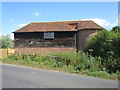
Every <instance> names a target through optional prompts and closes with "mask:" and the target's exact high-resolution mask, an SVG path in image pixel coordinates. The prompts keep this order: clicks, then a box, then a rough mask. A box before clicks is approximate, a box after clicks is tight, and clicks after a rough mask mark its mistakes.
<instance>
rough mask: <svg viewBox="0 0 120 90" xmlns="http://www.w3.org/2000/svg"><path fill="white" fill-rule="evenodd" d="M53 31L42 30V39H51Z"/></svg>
mask: <svg viewBox="0 0 120 90" xmlns="http://www.w3.org/2000/svg"><path fill="white" fill-rule="evenodd" d="M53 38H54V32H44V39H53Z"/></svg>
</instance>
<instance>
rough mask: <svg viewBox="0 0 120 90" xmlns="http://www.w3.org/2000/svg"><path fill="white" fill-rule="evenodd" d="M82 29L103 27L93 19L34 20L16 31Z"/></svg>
mask: <svg viewBox="0 0 120 90" xmlns="http://www.w3.org/2000/svg"><path fill="white" fill-rule="evenodd" d="M82 29H103V28H102V27H101V26H99V25H98V24H96V23H95V22H93V21H92V20H76V21H57V22H33V23H30V24H28V25H26V26H24V27H22V28H20V29H18V30H16V31H14V33H15V32H46V31H77V30H82Z"/></svg>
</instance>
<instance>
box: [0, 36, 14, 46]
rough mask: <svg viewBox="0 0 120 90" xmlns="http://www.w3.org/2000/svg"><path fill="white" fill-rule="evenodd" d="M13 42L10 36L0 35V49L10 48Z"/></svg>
mask: <svg viewBox="0 0 120 90" xmlns="http://www.w3.org/2000/svg"><path fill="white" fill-rule="evenodd" d="M12 45H13V40H12V39H11V38H10V35H9V34H7V35H1V36H0V48H12Z"/></svg>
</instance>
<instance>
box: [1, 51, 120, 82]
mask: <svg viewBox="0 0 120 90" xmlns="http://www.w3.org/2000/svg"><path fill="white" fill-rule="evenodd" d="M101 61H102V59H101V58H100V57H92V56H90V55H88V54H85V53H83V52H80V53H72V52H64V53H52V54H49V55H44V56H36V55H11V56H9V57H7V58H3V59H2V62H3V63H8V64H15V65H24V66H30V67H36V68H42V69H47V70H56V71H62V72H67V73H75V74H80V75H86V76H92V77H98V78H104V79H113V80H117V79H118V73H119V72H116V73H108V72H107V70H106V68H104V67H103V66H102V64H101Z"/></svg>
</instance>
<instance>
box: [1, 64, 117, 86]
mask: <svg viewBox="0 0 120 90" xmlns="http://www.w3.org/2000/svg"><path fill="white" fill-rule="evenodd" d="M0 66H1V64H0ZM2 88H118V82H117V81H114V80H104V79H98V78H92V77H85V76H80V75H75V74H67V73H62V72H56V71H49V70H42V69H37V68H30V67H24V66H16V65H8V64H3V65H2Z"/></svg>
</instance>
